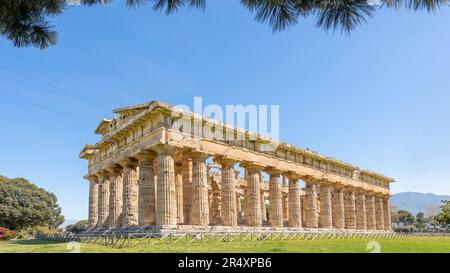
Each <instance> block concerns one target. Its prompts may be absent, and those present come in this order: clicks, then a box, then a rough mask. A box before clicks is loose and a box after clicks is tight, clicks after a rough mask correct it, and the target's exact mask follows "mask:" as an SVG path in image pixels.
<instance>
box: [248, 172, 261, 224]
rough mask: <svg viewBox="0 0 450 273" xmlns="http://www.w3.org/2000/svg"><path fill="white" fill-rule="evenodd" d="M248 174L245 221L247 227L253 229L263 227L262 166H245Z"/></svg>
mask: <svg viewBox="0 0 450 273" xmlns="http://www.w3.org/2000/svg"><path fill="white" fill-rule="evenodd" d="M243 167H244V168H245V170H246V172H247V195H246V200H245V206H246V207H247V209H246V211H245V213H246V215H245V219H246V220H247V225H248V226H251V227H261V226H262V215H261V196H260V194H261V187H260V186H261V180H260V172H261V170H262V168H263V167H262V166H258V165H254V164H243Z"/></svg>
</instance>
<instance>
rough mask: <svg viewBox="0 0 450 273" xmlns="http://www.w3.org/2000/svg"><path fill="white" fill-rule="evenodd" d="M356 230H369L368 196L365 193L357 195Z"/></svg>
mask: <svg viewBox="0 0 450 273" xmlns="http://www.w3.org/2000/svg"><path fill="white" fill-rule="evenodd" d="M356 228H357V229H359V230H366V229H367V211H366V195H365V194H364V192H357V193H356Z"/></svg>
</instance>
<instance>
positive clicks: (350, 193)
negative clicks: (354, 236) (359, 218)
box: [344, 189, 356, 229]
mask: <svg viewBox="0 0 450 273" xmlns="http://www.w3.org/2000/svg"><path fill="white" fill-rule="evenodd" d="M344 202H345V204H344V206H345V228H346V229H356V202H355V191H354V190H353V189H347V190H345V200H344Z"/></svg>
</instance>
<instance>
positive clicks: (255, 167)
mask: <svg viewBox="0 0 450 273" xmlns="http://www.w3.org/2000/svg"><path fill="white" fill-rule="evenodd" d="M241 166H242V167H243V168H244V169H246V170H247V171H251V172H261V171H262V170H264V168H265V167H266V166H264V165H261V164H257V163H255V162H249V161H245V162H242V163H241Z"/></svg>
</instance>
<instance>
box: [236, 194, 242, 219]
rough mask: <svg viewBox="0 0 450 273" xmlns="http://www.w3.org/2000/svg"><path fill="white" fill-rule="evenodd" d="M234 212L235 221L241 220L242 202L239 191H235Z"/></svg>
mask: <svg viewBox="0 0 450 273" xmlns="http://www.w3.org/2000/svg"><path fill="white" fill-rule="evenodd" d="M236 213H237V223H238V225H239V222H240V221H241V220H242V203H241V193H240V192H238V193H236Z"/></svg>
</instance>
